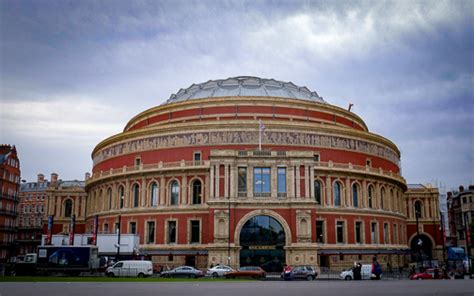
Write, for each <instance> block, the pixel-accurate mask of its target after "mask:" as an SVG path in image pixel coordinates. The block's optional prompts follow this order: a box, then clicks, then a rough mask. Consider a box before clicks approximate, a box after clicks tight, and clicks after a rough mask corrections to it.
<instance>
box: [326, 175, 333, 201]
mask: <svg viewBox="0 0 474 296" xmlns="http://www.w3.org/2000/svg"><path fill="white" fill-rule="evenodd" d="M326 201H327V206H334V203H333V202H332V186H331V175H326Z"/></svg>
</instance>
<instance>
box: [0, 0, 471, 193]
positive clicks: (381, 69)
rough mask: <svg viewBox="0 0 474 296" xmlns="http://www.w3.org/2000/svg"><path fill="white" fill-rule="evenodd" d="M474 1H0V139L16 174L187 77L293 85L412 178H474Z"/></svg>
mask: <svg viewBox="0 0 474 296" xmlns="http://www.w3.org/2000/svg"><path fill="white" fill-rule="evenodd" d="M473 43H474V1H459V0H453V1H396V2H384V1H338V0H336V1H289V0H288V1H258V0H257V1H218V0H215V1H203V0H200V1H190V0H189V1H180V0H178V1H175V0H173V1H172V0H169V1H120V0H118V1H96V0H94V1H88V0H82V1H47V0H41V1H26V0H20V1H17V0H11V1H10V0H0V143H8V144H14V145H16V147H17V150H18V153H19V157H20V161H21V171H22V179H25V180H27V181H35V180H36V175H37V174H38V173H43V174H45V175H46V176H47V178H49V175H50V174H51V173H53V172H55V173H58V174H59V175H60V178H61V179H64V180H66V179H68V180H70V179H83V178H84V173H85V172H90V171H91V169H92V160H91V152H92V150H93V148H94V147H95V145H97V144H98V143H99V142H100V141H101V140H103V139H105V138H107V137H109V136H112V135H114V134H117V133H120V132H121V131H122V130H123V128H124V126H125V124H126V123H127V122H128V120H129V119H131V118H132V117H133V116H135V115H136V114H138V113H140V112H142V111H144V110H146V109H148V108H151V107H154V106H157V105H159V104H161V103H163V102H164V101H166V100H167V99H168V98H169V96H170V95H171V94H172V93H176V92H177V91H178V90H179V89H180V88H186V87H188V86H190V85H191V84H192V83H200V82H205V81H208V80H210V79H223V78H227V77H233V76H244V75H245V76H258V77H262V78H274V79H277V80H281V81H291V82H293V83H295V84H296V85H300V86H307V87H308V88H309V89H311V90H313V91H316V92H317V93H318V94H319V95H320V96H322V97H323V98H324V100H326V101H327V102H328V103H330V104H333V105H336V106H339V107H342V108H347V106H348V104H349V103H353V104H354V107H353V109H352V111H353V112H355V113H356V114H357V115H359V116H361V117H362V118H363V119H364V121H365V122H366V124H367V125H368V127H369V130H370V131H371V132H373V133H376V134H379V135H382V136H384V137H386V138H388V139H390V140H391V141H393V142H394V143H395V144H396V145H397V146H398V148H399V149H400V151H401V154H402V156H401V163H402V174H403V176H404V177H405V179H406V180H407V183H422V184H426V183H431V184H434V185H436V184H437V185H438V186H439V185H441V186H442V187H443V188H446V190H451V189H455V188H457V187H458V186H459V185H461V184H463V185H464V186H466V185H469V184H474V44H473Z"/></svg>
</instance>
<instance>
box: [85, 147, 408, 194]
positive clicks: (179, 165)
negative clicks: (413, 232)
mask: <svg viewBox="0 0 474 296" xmlns="http://www.w3.org/2000/svg"><path fill="white" fill-rule="evenodd" d="M247 152H248V151H235V150H213V151H212V153H211V157H213V156H214V157H216V156H217V157H255V156H256V154H260V153H262V152H264V154H265V157H269V156H270V157H274V158H275V161H278V159H281V158H282V157H285V156H284V155H286V157H288V158H301V157H302V158H304V159H308V160H309V159H311V160H310V161H305V160H303V159H302V162H301V164H302V165H311V166H313V168H314V170H318V171H331V172H341V173H344V172H351V173H360V174H367V175H373V176H378V177H380V176H382V177H386V178H390V179H392V180H395V181H397V182H400V183H402V184H406V181H405V179H404V178H403V177H402V176H401V175H400V174H398V173H394V172H392V171H385V170H383V169H382V168H373V167H371V166H362V165H354V164H351V163H337V162H332V161H327V162H324V161H314V160H313V155H312V154H311V155H309V154H308V155H306V154H307V153H305V152H304V151H296V152H295V151H249V152H250V153H247ZM283 152H284V153H283ZM259 157H262V155H259ZM209 168H210V162H209V161H208V160H203V161H193V160H190V161H185V160H181V161H175V162H161V161H160V162H159V163H156V164H141V165H134V166H124V167H122V168H117V169H110V170H108V171H100V172H98V173H94V174H93V175H92V176H91V177H90V178H89V179H88V180H87V182H86V187H87V186H90V185H91V184H93V183H95V182H97V181H100V180H104V179H108V178H113V177H120V176H126V175H131V174H144V173H153V172H171V171H180V170H190V169H209Z"/></svg>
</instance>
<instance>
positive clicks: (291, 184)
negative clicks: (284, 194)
mask: <svg viewBox="0 0 474 296" xmlns="http://www.w3.org/2000/svg"><path fill="white" fill-rule="evenodd" d="M286 181H287V182H288V198H292V197H293V198H295V197H296V196H295V195H294V194H295V170H294V168H293V166H292V165H291V164H289V165H288V175H287V176H286Z"/></svg>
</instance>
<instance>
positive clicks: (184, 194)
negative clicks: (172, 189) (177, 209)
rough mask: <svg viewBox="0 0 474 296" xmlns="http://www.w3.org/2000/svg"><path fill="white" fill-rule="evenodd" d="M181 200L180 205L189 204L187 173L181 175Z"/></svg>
mask: <svg viewBox="0 0 474 296" xmlns="http://www.w3.org/2000/svg"><path fill="white" fill-rule="evenodd" d="M180 197H181V200H180V203H179V204H181V205H187V204H189V202H188V200H189V198H188V175H187V174H183V175H181V196H180Z"/></svg>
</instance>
